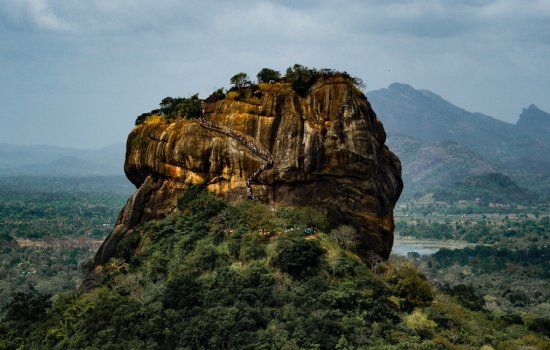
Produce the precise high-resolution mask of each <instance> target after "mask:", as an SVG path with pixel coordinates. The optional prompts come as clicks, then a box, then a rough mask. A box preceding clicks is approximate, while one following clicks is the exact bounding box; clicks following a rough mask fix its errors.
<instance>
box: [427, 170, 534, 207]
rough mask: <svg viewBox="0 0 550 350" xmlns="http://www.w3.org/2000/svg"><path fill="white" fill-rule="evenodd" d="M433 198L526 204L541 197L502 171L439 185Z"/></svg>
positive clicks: (454, 200)
mask: <svg viewBox="0 0 550 350" xmlns="http://www.w3.org/2000/svg"><path fill="white" fill-rule="evenodd" d="M433 198H434V199H435V200H438V201H445V202H449V203H452V202H458V201H461V200H465V201H477V202H479V203H480V204H482V205H488V204H489V203H493V204H506V205H521V204H524V205H525V204H532V203H534V202H536V201H537V200H538V199H539V197H538V196H537V195H536V194H535V193H533V192H531V191H529V190H527V189H525V188H523V187H520V186H518V185H517V184H516V183H515V182H514V181H513V180H512V179H511V178H510V177H508V176H506V175H503V174H500V173H491V174H486V175H480V176H471V177H468V178H466V179H465V180H464V181H462V182H457V183H455V184H454V185H451V186H439V187H437V188H436V189H434V190H433Z"/></svg>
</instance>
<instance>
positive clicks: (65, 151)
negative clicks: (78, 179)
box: [0, 143, 125, 176]
mask: <svg viewBox="0 0 550 350" xmlns="http://www.w3.org/2000/svg"><path fill="white" fill-rule="evenodd" d="M124 154H125V145H124V144H123V143H117V144H112V145H109V146H107V147H105V148H102V149H99V150H86V149H73V148H63V147H55V146H48V145H32V146H23V145H11V144H0V175H41V176H90V175H123V174H124V171H123V164H124Z"/></svg>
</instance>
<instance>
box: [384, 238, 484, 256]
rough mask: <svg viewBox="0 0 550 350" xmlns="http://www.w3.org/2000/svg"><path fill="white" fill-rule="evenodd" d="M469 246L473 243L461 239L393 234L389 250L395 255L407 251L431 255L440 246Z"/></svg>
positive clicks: (455, 247)
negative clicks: (420, 237)
mask: <svg viewBox="0 0 550 350" xmlns="http://www.w3.org/2000/svg"><path fill="white" fill-rule="evenodd" d="M471 246H473V244H471V243H468V242H461V241H437V240H428V239H414V238H404V237H400V236H395V239H394V242H393V248H392V251H391V252H392V254H396V255H407V253H408V252H416V253H418V254H420V255H432V254H434V253H435V252H437V251H438V250H439V249H441V248H448V249H462V248H465V247H471Z"/></svg>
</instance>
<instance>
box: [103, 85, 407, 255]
mask: <svg viewBox="0 0 550 350" xmlns="http://www.w3.org/2000/svg"><path fill="white" fill-rule="evenodd" d="M204 107H205V115H204V120H206V121H210V122H212V123H214V124H215V125H217V126H223V127H225V128H228V129H231V130H234V131H235V132H236V134H234V135H228V134H226V133H223V132H220V131H217V130H213V129H211V128H207V127H205V126H204V125H201V121H200V120H199V119H193V120H187V119H179V120H176V121H175V122H172V123H167V122H162V121H157V122H146V123H145V124H143V125H140V126H137V127H136V128H134V129H133V130H132V132H131V133H130V135H129V136H128V142H127V150H126V162H125V166H124V169H125V172H126V175H127V176H128V178H129V179H130V180H131V181H132V182H133V183H134V184H135V185H136V187H137V191H136V193H135V194H134V195H132V197H131V198H130V199H129V200H128V203H127V204H126V206H125V207H124V209H123V210H122V211H121V213H120V215H119V218H118V222H117V225H116V228H115V230H114V231H113V233H112V234H111V235H110V236H109V237H108V238H107V239H106V241H105V242H104V244H103V245H102V247H101V248H100V250H99V251H98V253H97V255H96V258H95V263H96V264H101V263H104V262H106V261H107V260H108V259H109V258H110V257H111V256H112V255H113V252H114V250H115V247H116V243H117V242H118V241H119V240H120V239H121V238H122V237H123V236H124V235H125V234H127V233H128V232H129V230H132V229H133V228H134V227H136V226H137V225H139V224H140V223H143V222H145V221H147V220H151V219H158V218H162V217H163V216H165V215H167V214H168V213H170V212H172V211H174V210H176V201H177V198H178V197H179V195H180V194H181V193H182V191H184V190H185V186H186V184H188V183H193V184H197V183H206V184H207V188H208V189H209V190H210V191H213V192H215V193H217V194H218V195H219V196H221V197H224V198H225V199H227V200H229V201H235V200H240V199H244V198H246V197H247V179H249V178H250V177H251V176H252V175H253V174H254V173H255V172H256V171H257V170H258V169H259V168H260V167H262V166H263V165H264V164H265V163H266V157H263V158H262V157H261V156H259V155H258V152H254V150H253V149H252V148H254V147H251V146H250V143H249V146H247V145H246V142H243V141H242V140H239V138H238V137H235V135H244V136H243V137H246V138H247V139H248V140H251V141H250V142H252V143H253V144H254V145H257V147H259V148H263V149H265V150H266V151H267V152H269V154H270V156H271V157H272V164H270V165H269V166H264V168H265V169H263V170H261V171H260V173H259V175H258V176H257V178H256V179H255V181H253V182H252V183H251V184H250V190H251V191H252V193H253V195H254V197H255V198H256V199H257V200H259V201H261V202H264V203H268V204H270V205H273V206H278V205H290V206H302V205H310V206H315V207H317V208H319V209H320V210H322V211H324V212H325V213H327V215H329V217H331V218H333V219H335V220H337V221H338V222H339V223H342V224H347V225H352V226H354V227H355V228H356V229H357V232H358V235H359V236H360V237H359V241H360V245H359V247H358V248H357V252H358V253H359V255H360V256H362V257H367V256H369V254H372V253H374V254H376V255H378V256H381V257H383V258H387V257H388V255H389V253H390V251H391V247H392V244H393V228H394V225H393V208H394V205H395V203H396V201H397V199H398V198H399V195H400V193H401V190H402V188H403V183H402V180H401V164H400V162H399V159H398V158H397V157H396V156H395V155H394V154H393V153H392V152H390V151H389V149H388V148H387V147H386V145H385V144H384V143H385V138H386V135H385V132H384V128H383V126H382V124H381V123H380V121H379V120H378V119H377V117H376V114H375V113H374V111H373V110H372V108H371V106H370V104H369V102H368V101H367V99H366V97H365V96H364V95H363V94H362V93H361V92H360V91H358V90H357V89H356V88H355V87H354V86H353V84H351V83H350V82H349V81H347V80H346V79H343V78H338V77H332V78H328V79H321V80H319V81H318V82H316V83H315V84H314V85H313V86H312V87H311V88H310V89H309V90H308V92H307V93H305V95H304V96H300V95H298V94H296V93H295V92H293V91H292V90H291V89H280V86H278V85H276V84H260V86H259V89H258V90H257V91H256V92H255V93H254V96H253V98H251V99H249V102H244V101H236V100H230V99H223V100H220V101H215V102H210V103H206V104H205V106H204Z"/></svg>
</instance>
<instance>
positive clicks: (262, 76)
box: [256, 68, 281, 83]
mask: <svg viewBox="0 0 550 350" xmlns="http://www.w3.org/2000/svg"><path fill="white" fill-rule="evenodd" d="M256 78H258V83H269V82H272V81H277V80H279V79H281V73H280V72H278V71H276V70H273V69H270V68H262V70H261V71H260V72H259V73H258V75H256Z"/></svg>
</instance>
